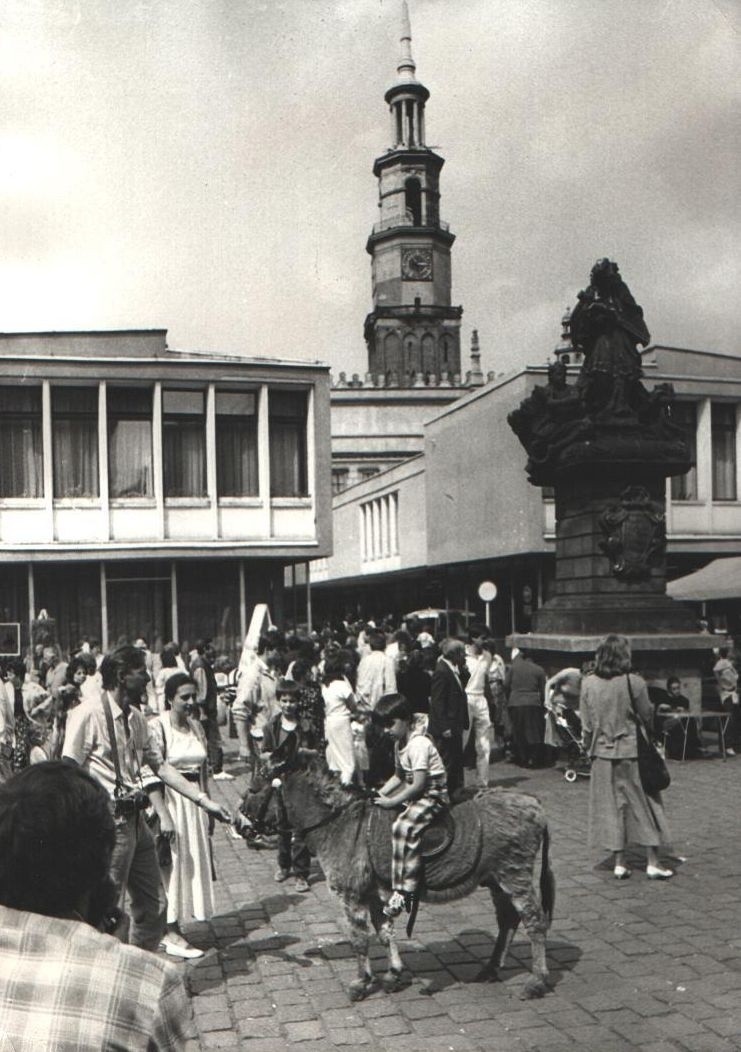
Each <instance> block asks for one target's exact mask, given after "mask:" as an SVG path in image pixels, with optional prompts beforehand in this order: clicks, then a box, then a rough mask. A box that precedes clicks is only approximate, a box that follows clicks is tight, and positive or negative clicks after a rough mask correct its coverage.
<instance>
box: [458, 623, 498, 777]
mask: <svg viewBox="0 0 741 1052" xmlns="http://www.w3.org/2000/svg"><path fill="white" fill-rule="evenodd" d="M486 642H487V641H486V640H484V639H481V638H474V639H472V640H471V642H470V643H469V644H468V647H467V648H466V650H467V652H466V667H467V668H468V672H469V677H468V683H467V684H466V701H467V703H468V722H469V726H468V727H467V728H466V729H465V730H464V731H463V751H464V752H465V749H466V745H467V744H468V740H469V738H470V737H471V735H472V734H473V736H474V744H475V746H476V786H477V788H479V789H486V788H487V786H488V785H489V756H490V753H491V737H490V733H491V718H490V716H489V702H488V701H487V699H486V687H487V678H488V675H489V669H490V668H491V663H492V653H491V645H489V646H488V647H487V646H486Z"/></svg>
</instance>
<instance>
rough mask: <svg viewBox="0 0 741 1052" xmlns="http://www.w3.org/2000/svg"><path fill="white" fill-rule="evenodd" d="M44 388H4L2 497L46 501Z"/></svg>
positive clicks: (0, 401)
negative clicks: (42, 394)
mask: <svg viewBox="0 0 741 1052" xmlns="http://www.w3.org/2000/svg"><path fill="white" fill-rule="evenodd" d="M43 495H44V458H43V451H42V439H41V388H40V387H26V386H25V385H23V384H19V385H17V386H15V387H0V497H43Z"/></svg>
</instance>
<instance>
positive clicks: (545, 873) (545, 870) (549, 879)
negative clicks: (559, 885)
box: [540, 826, 556, 927]
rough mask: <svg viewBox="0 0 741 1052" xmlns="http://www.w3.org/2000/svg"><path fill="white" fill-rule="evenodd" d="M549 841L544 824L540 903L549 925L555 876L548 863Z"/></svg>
mask: <svg viewBox="0 0 741 1052" xmlns="http://www.w3.org/2000/svg"><path fill="white" fill-rule="evenodd" d="M550 843H551V837H550V833H549V832H548V826H546V827H545V829H544V830H543V843H542V847H543V860H542V862H541V865H540V903H541V906H542V907H543V912H544V913H545V915H546V919H547V921H548V925H549V927H550V925H551V922H552V921H553V908H554V906H555V905H556V878H555V877H554V876H553V870H552V869H551V867H550V865H549V863H548V848H549V847H550Z"/></svg>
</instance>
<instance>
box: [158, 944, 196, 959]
mask: <svg viewBox="0 0 741 1052" xmlns="http://www.w3.org/2000/svg"><path fill="white" fill-rule="evenodd" d="M162 945H163V946H164V948H165V953H169V954H170V956H171V957H182V958H183V959H184V960H186V961H190V960H194V959H195V958H196V957H203V954H204V951H203V950H199V949H198V948H197V947H196V946H189V945H188V943H186V944H185V945H184V946H181V945H180V943H177V942H170V941H169V940H168V939H163V941H162Z"/></svg>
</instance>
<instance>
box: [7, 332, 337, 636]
mask: <svg viewBox="0 0 741 1052" xmlns="http://www.w3.org/2000/svg"><path fill="white" fill-rule="evenodd" d="M0 407H1V408H0V621H2V622H19V623H20V625H21V642H22V646H23V647H24V648H25V646H27V645H28V643H29V641H30V640H31V638H32V633H33V624H34V621H35V620H36V618H37V616H38V613H39V611H40V610H42V609H43V610H45V611H46V613H47V614H48V617H49V618H50V619H51V621H52V623H53V624H54V625H55V631H56V634H57V638H58V640H59V642H60V643H61V644H62V645H63V646H65V647H69V646H71V645H75V644H76V643H77V642H79V640H80V639H82V638H83V637H87V638H95V639H97V640H100V641H101V643H102V645H103V646H104V647H106V646H108V645H110V644H111V643H113V642H115V641H116V640H117V639H118V638H120V637H127V638H129V639H132V638H135V637H136V636H144V637H145V638H146V639H147V640H148V641H149V643H150V644H151V645H153V644H154V643H155V641H156V640H158V639H161V640H167V639H173V638H174V639H178V640H180V641H182V642H185V641H190V642H192V641H193V640H194V639H196V638H198V637H203V636H211V637H213V638H214V639H216V640H217V641H218V644H219V646H220V647H221V648H222V649H226V650H231V651H233V650H235V649H236V647H237V646H238V645H239V643H240V642H241V640H242V639H243V638H244V635H245V633H246V628H247V624H248V621H249V617H250V615H251V613H252V609H253V608H254V606H255V604H256V603H258V602H267V603H268V604H269V606H270V609H271V612H272V613H273V615H274V617H275V618H276V620H279V619H280V618H281V617H282V611H283V580H284V573H285V568H286V567H287V566H291V565H294V564H296V563H306V562H308V561H309V560H312V559H315V558H318V557H321V556H326V555H327V554H328V553H329V551H330V550H331V530H332V524H331V515H330V511H329V506H330V499H331V498H330V442H329V373H328V368H327V367H326V366H323V365H321V364H319V363H307V362H298V361H297V362H286V361H272V360H262V359H250V358H241V357H236V356H217V355H210V354H200V353H183V352H177V351H172V350H170V349H168V347H167V342H166V331H165V330H152V331H119V332H83V333H14V334H2V335H0Z"/></svg>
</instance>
